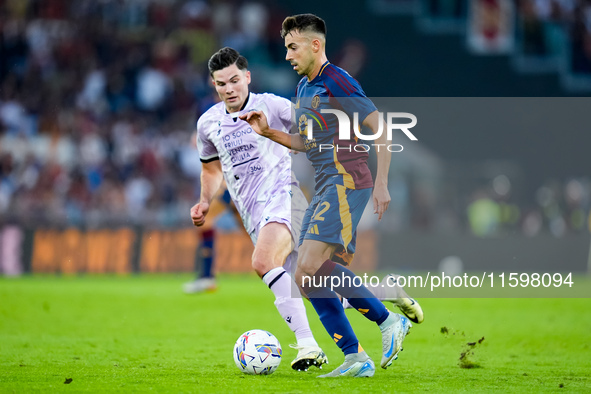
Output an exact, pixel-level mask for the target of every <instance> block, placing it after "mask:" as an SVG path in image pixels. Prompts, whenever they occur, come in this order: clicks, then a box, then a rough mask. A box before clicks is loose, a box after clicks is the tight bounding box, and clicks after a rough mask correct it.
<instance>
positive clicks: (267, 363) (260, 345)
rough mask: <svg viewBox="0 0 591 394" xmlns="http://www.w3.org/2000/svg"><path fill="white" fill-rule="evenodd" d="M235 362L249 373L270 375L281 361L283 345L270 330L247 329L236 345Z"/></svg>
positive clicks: (243, 370)
mask: <svg viewBox="0 0 591 394" xmlns="http://www.w3.org/2000/svg"><path fill="white" fill-rule="evenodd" d="M234 362H235V363H236V366H237V367H238V369H240V370H241V371H242V372H244V373H246V374H248V375H270V374H272V373H273V372H275V370H276V369H277V367H278V366H279V364H280V363H281V345H280V344H279V341H278V340H277V338H275V335H273V334H271V333H270V332H268V331H264V330H250V331H246V332H245V333H244V334H242V335H240V338H238V340H237V341H236V344H235V345H234Z"/></svg>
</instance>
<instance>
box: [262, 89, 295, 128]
mask: <svg viewBox="0 0 591 394" xmlns="http://www.w3.org/2000/svg"><path fill="white" fill-rule="evenodd" d="M265 96H266V99H267V100H268V101H267V103H268V105H269V108H270V111H271V116H272V117H273V119H269V121H270V122H271V123H274V126H275V127H277V126H279V124H281V126H282V127H281V131H284V132H286V133H289V132H290V131H291V129H292V105H291V101H289V100H287V99H286V98H283V97H279V96H275V95H274V94H266V95H265Z"/></svg>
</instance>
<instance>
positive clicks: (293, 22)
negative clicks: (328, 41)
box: [281, 14, 326, 38]
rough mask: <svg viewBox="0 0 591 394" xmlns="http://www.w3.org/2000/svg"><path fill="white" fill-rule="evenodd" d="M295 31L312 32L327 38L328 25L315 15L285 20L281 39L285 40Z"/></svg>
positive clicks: (294, 16)
mask: <svg viewBox="0 0 591 394" xmlns="http://www.w3.org/2000/svg"><path fill="white" fill-rule="evenodd" d="M294 30H297V31H299V32H303V31H312V32H314V33H320V34H322V35H323V36H325V37H326V23H325V22H324V20H323V19H322V18H320V17H318V16H316V15H314V14H299V15H293V16H288V17H287V18H285V20H283V24H282V25H281V38H285V36H286V35H288V34H289V33H291V32H292V31H294Z"/></svg>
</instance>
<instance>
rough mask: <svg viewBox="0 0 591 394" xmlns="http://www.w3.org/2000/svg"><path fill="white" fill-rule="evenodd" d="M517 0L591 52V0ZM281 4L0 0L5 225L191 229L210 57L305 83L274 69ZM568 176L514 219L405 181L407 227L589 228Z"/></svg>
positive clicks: (0, 214) (270, 82) (0, 191)
mask: <svg viewBox="0 0 591 394" xmlns="http://www.w3.org/2000/svg"><path fill="white" fill-rule="evenodd" d="M521 3H522V6H521V7H520V10H522V12H523V17H524V19H526V20H528V21H530V19H531V21H530V22H531V23H530V24H531V26H533V27H531V28H528V32H530V33H531V34H532V37H534V36H535V34H534V33H533V32H534V31H535V30H536V29H535V28H534V27H535V26H536V23H538V22H539V21H541V20H544V21H546V20H551V21H555V22H557V23H568V24H569V26H571V29H572V31H573V38H574V40H580V41H581V42H582V43H584V45H582V48H585V50H587V51H589V52H588V54H591V5H590V4H591V2H590V1H589V0H585V1H583V0H578V1H575V0H554V1H551V0H547V1H543V0H538V1H534V0H524V1H522V2H521ZM275 4H276V2H265V3H257V2H245V1H238V0H236V1H204V0H186V1H173V0H76V1H70V0H0V224H2V223H6V222H17V223H21V224H24V225H32V226H43V225H52V226H54V225H62V226H63V225H80V226H89V227H93V226H101V225H116V224H127V225H129V224H147V225H158V226H179V225H190V220H188V212H189V208H190V206H192V205H193V204H194V203H195V202H196V201H197V199H198V193H199V182H198V178H199V172H200V163H199V158H198V156H197V153H196V150H195V149H194V147H193V146H192V143H191V135H192V133H193V129H194V125H195V122H196V119H197V117H198V115H199V114H200V113H202V112H203V111H205V110H206V109H207V108H209V106H211V105H212V104H213V103H214V102H216V97H215V92H214V91H213V90H212V89H211V87H210V86H209V83H210V82H209V75H208V71H207V67H206V61H207V59H208V58H209V56H210V55H211V54H212V53H213V52H215V51H216V50H217V49H218V48H219V47H221V46H225V45H228V46H232V47H234V48H236V49H238V50H239V51H240V52H242V53H243V54H244V55H245V56H246V57H247V58H248V59H249V62H250V65H251V69H252V70H253V74H254V73H256V72H257V71H258V72H259V75H265V78H256V77H254V78H253V83H252V85H251V90H252V91H255V92H256V91H272V92H274V93H277V94H280V95H284V96H286V97H290V96H291V94H292V92H293V88H294V86H295V83H296V82H297V79H298V78H297V76H296V75H295V73H293V72H292V71H291V70H289V69H287V71H288V72H287V73H284V72H283V71H282V69H281V68H280V67H278V65H279V64H284V63H285V61H284V59H283V55H284V49H283V42H282V40H281V39H280V37H279V34H278V32H279V30H280V26H281V22H282V20H283V18H284V17H285V16H286V12H285V11H284V10H282V9H280V8H278V6H277V5H275ZM530 30H531V31H530ZM528 34H529V33H528ZM535 40H536V39H535V38H532V39H531V41H532V43H535ZM573 43H574V41H573ZM577 45H578V44H577ZM540 50H541V49H539V48H538V47H537V46H536V45H533V44H532V49H531V51H534V52H535V51H540ZM589 58H591V55H590V56H588V57H587V58H586V59H587V61H588V60H589ZM345 59H346V57H345ZM582 59H583V60H584V58H582ZM577 64H578V66H577V67H580V68H581V69H585V67H588V64H587V63H584V61H581V62H580V63H577ZM351 68H353V66H351ZM589 70H590V71H591V68H589ZM255 75H256V74H255ZM572 182H575V181H572V180H571V181H568V182H566V183H564V184H553V185H552V186H548V187H546V186H545V187H544V188H542V189H541V191H540V192H539V193H538V196H537V201H538V203H537V204H535V206H532V207H531V212H530V211H527V209H530V208H527V207H526V208H525V210H522V211H519V209H518V208H515V209H517V211H515V209H514V208H511V209H510V210H509V211H510V212H509V214H506V213H502V210H501V208H502V207H501V204H504V203H505V202H503V198H500V197H499V196H498V195H497V196H496V197H495V196H492V197H491V195H490V194H488V191H483V192H479V193H477V194H476V195H475V196H474V199H473V200H472V201H464V202H460V203H459V205H457V206H453V207H447V208H446V207H441V206H439V203H438V202H437V200H438V198H437V197H433V198H426V197H425V198H421V196H422V194H421V190H420V188H418V189H415V188H413V187H412V186H409V185H408V184H407V183H405V182H392V185H393V186H392V187H393V188H396V187H398V188H407V189H408V193H406V194H405V195H406V196H408V198H406V199H405V200H404V202H403V205H401V207H402V208H403V209H401V210H400V211H399V212H400V213H401V215H407V216H408V220H399V222H398V223H404V224H405V226H410V227H413V228H419V229H425V230H429V229H437V228H439V227H441V225H442V224H446V225H449V226H454V223H455V224H456V225H457V227H458V228H460V227H466V228H471V229H472V231H473V232H474V233H475V234H476V235H481V236H487V235H493V234H496V233H497V231H498V229H499V228H501V227H502V226H503V225H504V224H503V223H505V219H506V217H509V220H510V221H511V223H513V224H512V226H513V225H514V226H522V227H523V231H526V232H529V233H531V234H534V233H535V232H537V231H539V229H538V230H536V231H534V230H535V229H536V228H537V227H536V226H538V223H539V227H540V228H542V227H543V226H544V225H545V224H548V225H549V226H550V228H556V229H558V230H557V232H556V234H557V235H561V234H563V233H564V232H561V231H560V229H564V231H568V230H574V231H582V229H584V228H588V225H586V224H585V223H587V221H588V214H589V199H590V196H591V189H590V187H589V183H588V182H587V183H585V180H581V181H576V184H575V186H572V185H573V183H572ZM437 190H440V189H437ZM564 190H566V191H567V192H565V191H564ZM569 190H570V191H571V192H568V191H569ZM573 190H574V192H576V193H578V194H576V195H577V196H578V197H577V198H573V197H572V195H571V194H572V193H573ZM569 193H571V194H569ZM392 194H393V195H395V196H396V195H402V194H404V193H401V192H399V191H397V190H393V192H392ZM423 197H424V196H423ZM533 199H534V196H532V200H533ZM483 207H484V208H483ZM450 212H452V213H450ZM495 212H496V213H495ZM516 212H517V213H516ZM507 215H509V216H507ZM559 217H560V218H562V219H561V220H562V224H560V223H559V224H556V223H558V222H560V220H558V219H557V218H559ZM483 218H484V219H483ZM556 220H558V222H557V221H556ZM461 223H463V225H462V224H461ZM532 228H533V230H531V229H532Z"/></svg>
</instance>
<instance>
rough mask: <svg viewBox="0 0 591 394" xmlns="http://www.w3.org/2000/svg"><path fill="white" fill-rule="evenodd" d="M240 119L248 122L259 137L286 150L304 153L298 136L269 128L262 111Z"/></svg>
mask: <svg viewBox="0 0 591 394" xmlns="http://www.w3.org/2000/svg"><path fill="white" fill-rule="evenodd" d="M239 118H240V119H242V120H244V121H246V122H248V124H250V127H252V129H253V130H254V131H255V132H256V133H257V134H259V135H262V136H263V137H266V138H268V139H270V140H271V141H275V142H277V143H278V144H281V145H283V146H285V147H286V148H289V149H292V150H297V151H299V152H304V151H305V150H306V148H305V146H304V140H302V137H301V136H300V135H299V134H287V133H284V132H282V131H280V130H277V129H272V128H270V127H269V122H268V121H267V116H265V114H264V113H263V111H250V112H248V113H246V114H244V115H240V116H239Z"/></svg>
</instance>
